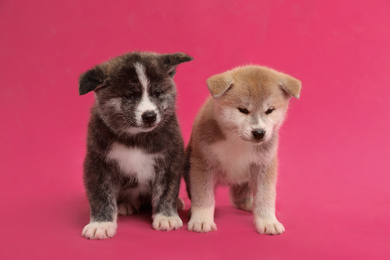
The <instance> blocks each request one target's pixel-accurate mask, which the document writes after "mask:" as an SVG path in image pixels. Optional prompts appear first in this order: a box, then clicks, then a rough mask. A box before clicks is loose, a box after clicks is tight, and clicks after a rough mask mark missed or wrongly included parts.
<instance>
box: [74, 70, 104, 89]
mask: <svg viewBox="0 0 390 260" xmlns="http://www.w3.org/2000/svg"><path fill="white" fill-rule="evenodd" d="M104 81H105V75H104V71H103V70H102V69H101V68H100V67H99V66H96V67H94V68H93V69H90V70H88V71H87V72H85V73H83V74H81V76H80V78H79V94H80V95H84V94H87V93H88V92H90V91H92V90H96V89H97V88H99V87H102V86H103V85H104Z"/></svg>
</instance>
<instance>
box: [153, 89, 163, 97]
mask: <svg viewBox="0 0 390 260" xmlns="http://www.w3.org/2000/svg"><path fill="white" fill-rule="evenodd" d="M161 95H162V91H161V90H159V89H156V90H155V91H154V92H153V97H155V98H159V97H160V96H161Z"/></svg>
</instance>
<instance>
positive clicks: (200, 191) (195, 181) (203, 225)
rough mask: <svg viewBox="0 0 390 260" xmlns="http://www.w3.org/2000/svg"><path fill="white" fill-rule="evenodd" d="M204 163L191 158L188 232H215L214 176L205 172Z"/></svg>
mask: <svg viewBox="0 0 390 260" xmlns="http://www.w3.org/2000/svg"><path fill="white" fill-rule="evenodd" d="M203 165H204V163H202V161H201V160H197V159H196V158H194V157H193V158H191V172H190V176H189V177H190V185H191V187H190V188H191V219H190V221H189V223H188V230H189V231H195V232H202V233H205V232H209V231H216V230H217V226H216V224H215V223H214V209H215V199H214V187H215V180H214V174H212V173H210V172H207V171H206V170H205V169H204V167H203Z"/></svg>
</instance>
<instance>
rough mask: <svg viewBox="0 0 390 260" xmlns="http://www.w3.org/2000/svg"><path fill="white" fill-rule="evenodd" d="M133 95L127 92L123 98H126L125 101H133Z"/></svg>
mask: <svg viewBox="0 0 390 260" xmlns="http://www.w3.org/2000/svg"><path fill="white" fill-rule="evenodd" d="M134 96H135V95H134V93H133V92H127V93H126V94H125V98H127V99H133V98H134Z"/></svg>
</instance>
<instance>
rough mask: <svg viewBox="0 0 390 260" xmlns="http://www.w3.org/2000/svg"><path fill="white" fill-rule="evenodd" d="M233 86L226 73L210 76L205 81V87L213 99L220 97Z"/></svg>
mask: <svg viewBox="0 0 390 260" xmlns="http://www.w3.org/2000/svg"><path fill="white" fill-rule="evenodd" d="M232 85H233V79H232V78H231V77H230V76H229V75H226V73H222V74H218V75H214V76H211V77H210V78H208V79H207V87H208V88H209V91H210V93H211V95H212V96H213V97H214V98H219V97H220V96H222V95H223V94H224V93H225V92H226V91H227V90H228V89H229V88H230V87H231V86H232Z"/></svg>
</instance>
